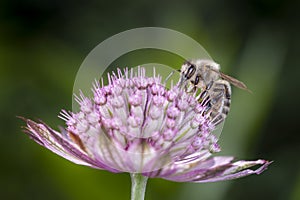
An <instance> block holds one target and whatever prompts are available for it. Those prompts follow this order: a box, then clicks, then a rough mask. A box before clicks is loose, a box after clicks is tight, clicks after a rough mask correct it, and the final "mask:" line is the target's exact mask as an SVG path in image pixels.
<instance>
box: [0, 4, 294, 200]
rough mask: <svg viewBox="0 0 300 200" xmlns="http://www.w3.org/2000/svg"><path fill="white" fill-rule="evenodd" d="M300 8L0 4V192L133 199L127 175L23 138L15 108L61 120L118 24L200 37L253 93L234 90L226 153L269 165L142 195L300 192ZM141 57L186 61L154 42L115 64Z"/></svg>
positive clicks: (210, 198)
mask: <svg viewBox="0 0 300 200" xmlns="http://www.w3.org/2000/svg"><path fill="white" fill-rule="evenodd" d="M299 9H300V6H299V1H297V2H296V1H292V0H290V1H280V0H273V1H272V0H262V1H259V0H253V1H238V0H230V1H216V0H212V1H208V0H207V1H190V2H188V1H185V2H177V1H157V2H155V1H146V0H140V1H137V0H136V1H120V2H117V1H107V2H103V1H95V0H94V1H83V0H82V1H58V0H51V1H50V0H47V1H38V0H2V1H0V86H1V88H0V147H1V151H0V161H1V165H0V198H1V199H22V200H25V199H30V200H36V199H43V200H46V199H57V200H59V199H64V200H79V199H81V200H82V199H99V200H100V199H101V200H102V199H103V200H109V199H129V198H130V178H129V176H128V174H112V173H109V172H105V171H97V170H94V169H90V168H87V167H82V166H76V165H74V164H72V163H70V162H68V161H65V160H64V159H62V158H60V157H58V156H56V155H54V154H52V153H51V152H49V151H48V150H46V149H44V148H42V147H40V146H38V145H37V144H35V143H34V142H32V141H31V140H30V139H28V138H27V136H25V135H24V134H23V133H22V132H21V128H20V127H21V126H22V125H24V123H23V122H22V121H20V120H18V119H17V118H16V116H17V115H21V116H25V117H29V118H34V119H37V118H40V119H43V121H45V122H47V123H48V124H50V125H51V126H52V127H54V128H55V127H57V125H58V124H61V125H62V124H63V122H62V121H61V120H59V119H58V118H57V114H58V113H59V111H60V109H61V108H65V109H71V98H72V87H73V81H74V79H75V76H76V72H77V70H78V68H79V67H80V64H81V62H82V61H83V59H84V58H85V56H86V55H87V54H88V53H89V51H90V50H92V49H93V48H94V47H95V46H96V45H97V44H99V43H100V42H102V41H103V40H105V39H106V38H108V37H110V36H112V35H114V34H117V33H119V32H121V31H125V30H128V29H132V28H137V27H144V26H158V27H166V28H171V29H174V30H177V31H180V32H182V33H185V34H187V35H189V36H191V37H192V38H194V39H195V40H197V41H198V42H199V43H201V44H202V45H203V46H204V47H205V48H206V50H207V51H208V52H209V53H210V55H211V56H212V57H213V58H214V59H215V60H216V61H218V62H219V63H221V65H222V66H223V68H222V69H223V71H224V72H226V73H227V74H230V75H233V76H235V77H238V78H239V79H241V80H243V81H244V82H245V83H247V85H248V86H249V88H250V89H251V90H252V91H253V94H249V93H247V92H244V91H241V90H238V89H233V97H232V110H231V112H230V114H229V117H228V120H227V122H226V123H225V127H224V130H223V133H222V135H221V141H220V143H221V145H222V149H223V151H222V154H224V155H235V156H237V158H239V159H257V158H266V159H269V160H274V163H273V164H272V165H271V166H270V167H269V169H268V170H267V171H266V172H264V173H263V174H261V175H259V176H255V175H253V176H251V177H247V178H243V179H239V180H233V181H227V182H220V183H210V184H192V183H174V182H169V181H164V180H161V179H151V180H150V181H149V182H148V188H147V192H146V199H148V200H151V199H153V200H154V199H165V200H167V199H170V200H171V199H172V200H175V199H199V200H201V199H203V200H221V199H224V200H238V199H245V200H246V199H257V200H259V199H261V200H263V199H272V200H299V199H300V168H299V165H300V163H299V157H300V156H299V153H300V146H299V145H300V142H299V140H300V134H299V129H298V125H299V124H298V123H299V112H300V110H299V105H298V104H299V97H300V95H299V91H300V87H299V77H300V73H299V71H300V68H299V67H300V65H299V64H300V62H299V45H300V39H299V35H300V31H299V21H300V18H299ZM126 56H128V57H126ZM126 60H128V63H123V62H126ZM129 60H130V62H129ZM121 61H122V62H121ZM144 61H147V62H161V63H165V64H171V65H172V66H173V67H174V68H179V67H180V65H181V61H179V59H178V58H176V57H174V56H172V55H171V56H170V55H166V53H165V52H159V51H153V50H148V52H147V51H142V52H132V53H130V54H128V55H125V56H124V58H123V60H122V59H120V60H119V62H121V63H119V64H120V65H126V66H128V65H137V64H139V62H144Z"/></svg>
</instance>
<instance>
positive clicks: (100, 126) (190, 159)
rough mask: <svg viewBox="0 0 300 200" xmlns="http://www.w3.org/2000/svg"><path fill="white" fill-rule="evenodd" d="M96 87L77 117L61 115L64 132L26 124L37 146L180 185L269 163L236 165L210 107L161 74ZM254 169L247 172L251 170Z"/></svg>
mask: <svg viewBox="0 0 300 200" xmlns="http://www.w3.org/2000/svg"><path fill="white" fill-rule="evenodd" d="M108 77H109V84H108V85H106V86H104V85H103V83H102V84H100V83H99V82H96V83H95V84H94V87H93V89H92V91H93V97H92V98H89V97H86V96H84V95H83V93H81V94H80V96H79V97H76V100H77V102H78V104H79V105H80V111H79V112H77V113H73V112H67V111H64V110H63V111H62V112H61V114H60V117H61V118H62V119H64V120H65V121H66V125H67V127H66V128H65V129H64V128H62V129H61V130H60V132H57V131H55V130H53V129H51V128H50V127H49V126H47V125H46V124H45V123H43V122H39V123H36V122H34V121H32V120H29V119H25V121H26V122H27V127H26V130H27V131H26V132H27V133H28V134H29V135H30V136H31V138H32V139H34V140H35V141H36V142H38V143H39V144H40V145H42V146H44V147H46V148H48V149H50V150H51V151H53V152H54V153H56V154H58V155H60V156H62V157H64V158H66V159H68V160H70V161H72V162H74V163H76V164H81V165H87V166H90V167H93V168H97V169H103V170H108V171H111V172H115V173H118V172H129V173H132V174H133V173H139V174H142V175H143V176H145V177H161V178H164V179H168V180H172V181H178V182H212V181H220V180H227V179H234V178H239V177H242V176H246V175H250V174H254V173H256V174H259V173H261V172H262V171H263V170H265V169H266V167H267V166H268V165H269V162H268V161H265V160H257V161H233V157H222V156H215V157H213V156H212V154H213V153H215V152H218V151H220V147H219V145H218V144H217V138H216V137H215V135H214V134H212V131H213V130H214V129H215V124H214V123H213V122H212V120H210V118H209V116H208V114H206V112H205V111H206V109H207V105H206V104H205V103H203V102H199V101H197V98H196V97H195V96H193V95H191V94H189V93H186V92H185V91H184V90H183V89H181V88H179V87H177V86H172V87H171V89H167V88H166V87H165V85H164V84H162V83H161V77H160V76H155V73H154V75H153V77H146V76H145V70H144V68H139V70H138V72H137V73H134V71H133V70H132V69H131V70H128V69H125V70H124V71H123V72H122V71H121V70H118V73H117V75H116V74H114V73H113V75H112V76H110V75H108ZM256 165H257V166H259V167H257V168H256V169H250V167H253V166H256Z"/></svg>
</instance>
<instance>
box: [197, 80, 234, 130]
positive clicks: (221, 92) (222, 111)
mask: <svg viewBox="0 0 300 200" xmlns="http://www.w3.org/2000/svg"><path fill="white" fill-rule="evenodd" d="M201 93H202V94H200V95H199V96H201V99H200V101H203V103H204V100H205V101H206V104H205V105H206V106H207V109H206V112H205V114H209V117H210V120H211V122H212V123H213V124H214V125H215V126H217V125H218V124H220V123H222V122H223V121H224V120H225V118H226V117H227V115H228V112H229V110H230V104H231V87H230V84H229V82H227V81H225V80H221V79H220V80H216V81H214V82H212V83H211V86H210V87H207V89H206V90H204V91H203V92H201Z"/></svg>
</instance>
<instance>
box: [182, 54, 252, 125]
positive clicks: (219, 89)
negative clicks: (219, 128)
mask: <svg viewBox="0 0 300 200" xmlns="http://www.w3.org/2000/svg"><path fill="white" fill-rule="evenodd" d="M230 84H232V85H234V86H236V87H238V88H241V89H244V90H247V91H249V92H251V91H250V90H249V89H248V88H247V86H246V85H245V84H244V83H243V82H241V81H239V80H237V79H235V78H233V77H231V76H229V75H226V74H224V73H222V72H221V71H220V65H219V64H218V63H215V62H214V61H212V60H203V59H198V60H190V61H186V62H185V63H184V64H183V65H182V67H181V69H180V80H179V87H184V88H185V90H186V91H187V92H195V91H197V90H198V89H200V94H199V95H198V96H197V98H198V101H199V102H201V103H202V104H203V105H204V106H205V108H206V111H205V113H206V114H209V117H210V119H211V122H212V123H213V124H215V125H218V124H220V123H221V122H223V121H224V120H225V118H226V117H227V115H228V112H229V110H230V104H231V94H232V93H231V86H230ZM190 88H191V89H190Z"/></svg>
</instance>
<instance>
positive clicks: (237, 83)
mask: <svg viewBox="0 0 300 200" xmlns="http://www.w3.org/2000/svg"><path fill="white" fill-rule="evenodd" d="M219 73H220V76H221V78H223V79H224V80H226V81H228V82H229V83H231V84H232V85H234V86H236V87H238V88H240V89H243V90H247V91H248V92H250V93H252V91H251V90H249V89H248V88H247V86H246V85H245V83H243V82H242V81H239V80H237V79H235V78H233V77H231V76H229V75H227V74H224V73H222V72H219Z"/></svg>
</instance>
